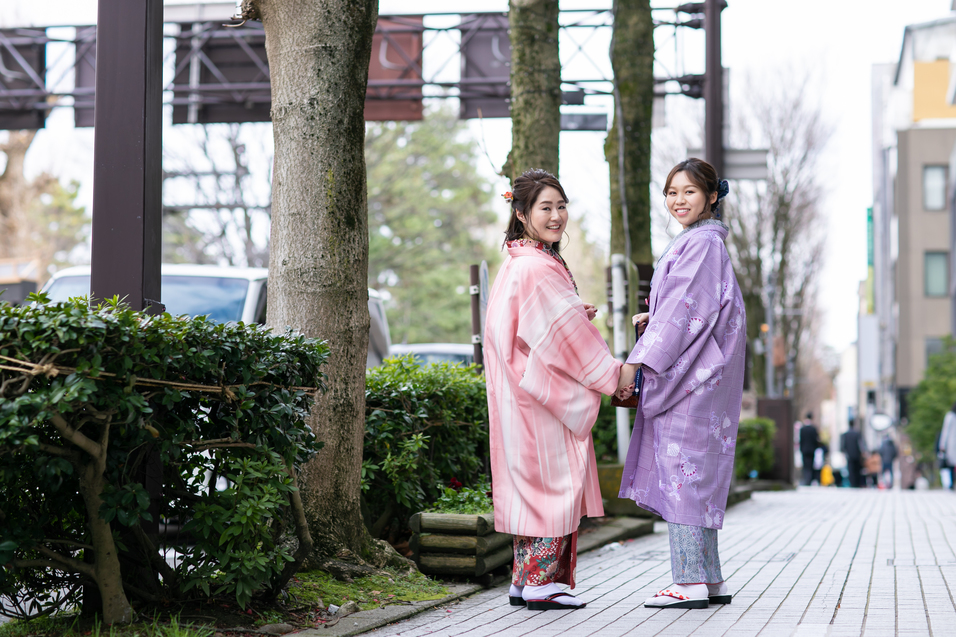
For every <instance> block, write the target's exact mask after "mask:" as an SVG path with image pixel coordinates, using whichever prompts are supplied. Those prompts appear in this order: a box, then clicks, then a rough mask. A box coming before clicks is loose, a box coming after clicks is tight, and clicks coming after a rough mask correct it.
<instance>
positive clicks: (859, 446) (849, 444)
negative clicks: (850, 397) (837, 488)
mask: <svg viewBox="0 0 956 637" xmlns="http://www.w3.org/2000/svg"><path fill="white" fill-rule="evenodd" d="M854 425H855V423H854V422H853V421H852V420H851V421H850V423H849V425H848V426H849V429H847V430H846V432H844V434H843V435H842V436H840V451H842V452H843V454H844V455H845V456H846V471H847V474H848V475H847V477H848V478H849V480H850V487H852V488H854V489H859V488H860V487H862V486H863V456H864V454H865V453H866V449H865V448H864V446H863V436H861V435H860V432H859V431H857V430H856V429H854Z"/></svg>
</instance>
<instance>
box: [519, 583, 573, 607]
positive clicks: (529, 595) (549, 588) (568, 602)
mask: <svg viewBox="0 0 956 637" xmlns="http://www.w3.org/2000/svg"><path fill="white" fill-rule="evenodd" d="M561 592H563V591H562V590H561V589H560V588H558V585H557V584H555V583H554V582H551V583H550V584H545V585H544V586H525V587H524V590H523V591H521V596H522V597H523V598H524V600H525V601H528V600H529V599H545V598H546V597H548V596H549V595H554V594H555V593H561ZM553 601H555V602H558V603H559V604H563V605H564V606H581V605H582V604H584V602H583V601H581V600H580V599H578V598H577V597H573V596H571V597H565V596H564V595H562V596H561V597H556V598H554V600H553Z"/></svg>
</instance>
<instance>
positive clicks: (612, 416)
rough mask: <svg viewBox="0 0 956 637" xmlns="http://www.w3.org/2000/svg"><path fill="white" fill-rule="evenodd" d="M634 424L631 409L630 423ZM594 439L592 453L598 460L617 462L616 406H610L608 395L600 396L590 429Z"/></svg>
mask: <svg viewBox="0 0 956 637" xmlns="http://www.w3.org/2000/svg"><path fill="white" fill-rule="evenodd" d="M633 424H634V411H633V410H631V425H632V426H633ZM591 439H592V440H593V441H594V455H595V457H597V461H598V462H607V463H611V464H616V463H617V408H616V407H612V406H611V397H610V396H601V408H600V410H599V411H598V417H597V420H596V421H595V422H594V428H593V429H591Z"/></svg>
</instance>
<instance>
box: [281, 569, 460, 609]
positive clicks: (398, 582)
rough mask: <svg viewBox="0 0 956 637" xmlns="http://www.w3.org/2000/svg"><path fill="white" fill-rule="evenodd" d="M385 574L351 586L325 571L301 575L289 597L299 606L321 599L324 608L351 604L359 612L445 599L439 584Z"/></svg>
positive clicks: (421, 577)
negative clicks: (356, 605)
mask: <svg viewBox="0 0 956 637" xmlns="http://www.w3.org/2000/svg"><path fill="white" fill-rule="evenodd" d="M388 572H389V575H388V577H385V576H381V575H372V576H369V577H360V578H356V579H355V580H353V581H352V582H351V583H347V582H341V581H339V580H337V579H335V578H334V577H332V576H331V575H329V574H328V573H326V572H324V571H308V572H302V573H298V574H297V575H296V576H295V578H294V579H293V581H292V582H291V583H290V584H289V594H290V595H292V596H293V597H295V598H296V599H297V600H298V602H299V603H300V604H309V605H313V604H317V603H318V600H320V599H321V600H322V602H323V604H324V605H325V606H326V607H327V606H328V605H329V604H335V605H336V606H341V605H342V604H344V603H345V602H348V601H354V602H357V603H358V605H359V606H360V607H361V609H362V610H369V609H372V608H377V607H379V606H382V605H385V604H398V603H402V602H420V601H425V600H430V599H441V598H442V597H445V596H446V595H448V589H447V588H445V587H444V585H442V583H441V582H436V581H434V580H430V579H428V578H427V577H425V576H424V575H422V574H421V573H417V572H416V573H413V574H412V575H407V574H406V573H404V572H398V571H391V570H389V571H388Z"/></svg>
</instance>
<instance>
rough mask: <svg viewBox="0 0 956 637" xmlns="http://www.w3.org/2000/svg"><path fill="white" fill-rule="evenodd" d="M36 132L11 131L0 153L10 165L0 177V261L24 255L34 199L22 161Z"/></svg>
mask: <svg viewBox="0 0 956 637" xmlns="http://www.w3.org/2000/svg"><path fill="white" fill-rule="evenodd" d="M36 134H37V132H36V131H35V130H24V131H10V137H9V138H8V139H7V141H6V143H4V144H0V153H3V154H4V155H6V158H7V165H6V168H4V170H3V173H2V174H0V259H2V258H11V257H17V256H21V253H22V251H23V248H24V247H25V245H26V243H25V240H26V238H27V237H26V234H27V233H26V227H25V226H26V206H27V202H29V201H30V200H31V199H32V196H33V193H32V188H31V187H30V184H29V183H28V182H27V179H26V177H25V176H24V174H23V161H24V159H25V158H26V155H27V151H28V150H29V149H30V144H32V143H33V138H34V137H36Z"/></svg>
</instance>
